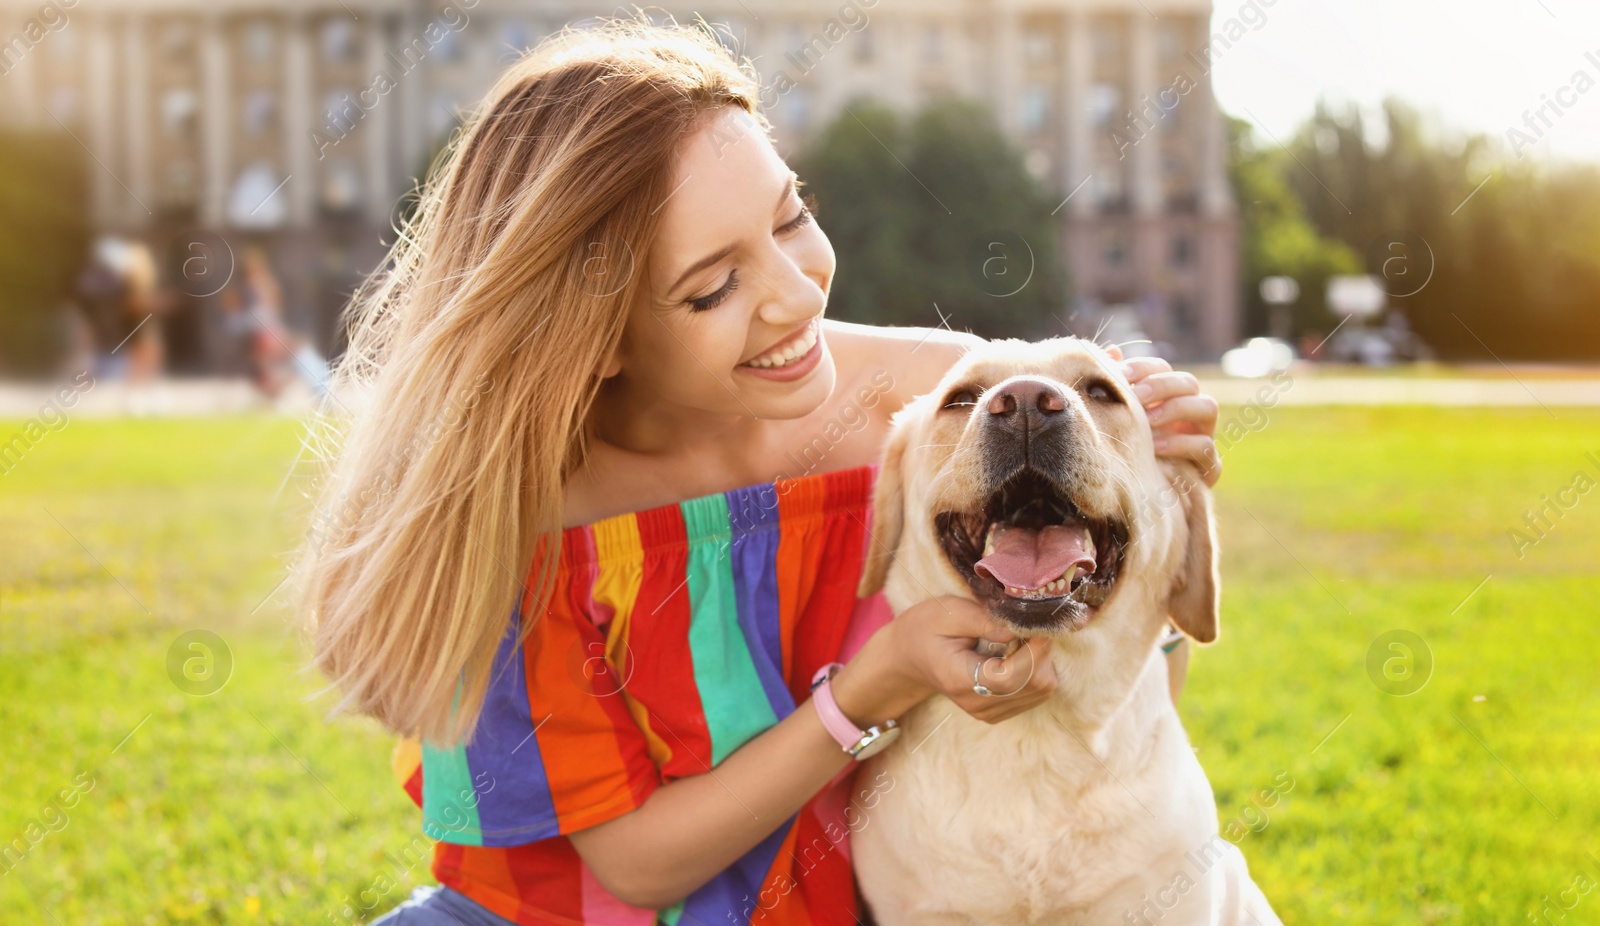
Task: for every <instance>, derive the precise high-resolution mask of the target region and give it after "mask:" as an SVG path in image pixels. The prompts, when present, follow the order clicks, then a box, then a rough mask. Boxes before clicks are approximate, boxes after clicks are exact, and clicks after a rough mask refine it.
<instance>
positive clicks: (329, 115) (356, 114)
mask: <svg viewBox="0 0 1600 926" xmlns="http://www.w3.org/2000/svg"><path fill="white" fill-rule="evenodd" d="M364 115H366V114H365V113H363V112H362V111H361V106H360V105H359V104H357V103H356V100H355V97H354V96H352V95H351V94H350V91H348V90H329V91H328V92H327V93H325V94H323V96H322V124H323V126H325V127H326V130H327V132H328V134H330V135H332V136H334V137H335V138H338V139H343V138H344V136H345V135H347V134H349V133H350V132H353V131H355V129H356V126H358V125H360V124H361V117H362V116H364Z"/></svg>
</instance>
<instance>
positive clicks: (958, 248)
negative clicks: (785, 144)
mask: <svg viewBox="0 0 1600 926" xmlns="http://www.w3.org/2000/svg"><path fill="white" fill-rule="evenodd" d="M797 168H798V170H799V173H800V176H801V179H802V180H804V181H805V182H806V184H807V187H808V189H809V190H810V191H811V192H813V193H814V194H815V195H816V197H817V202H818V206H819V210H818V222H819V223H820V224H821V225H822V227H823V228H824V229H825V230H826V231H827V233H828V237H829V239H830V240H831V241H832V242H833V246H834V250H835V252H836V253H837V254H838V256H839V266H838V274H837V279H836V280H835V283H834V287H833V291H832V295H831V296H830V306H831V312H832V314H834V315H836V316H838V317H841V318H845V319H849V320H852V321H860V322H869V323H874V324H895V325H927V326H932V325H938V324H940V318H941V313H942V314H943V315H944V316H948V317H949V319H950V322H949V324H950V325H951V327H954V328H957V329H963V328H965V329H970V330H972V331H974V332H976V333H978V334H981V335H983V336H985V337H1030V338H1032V337H1046V336H1050V335H1052V334H1064V333H1065V331H1064V330H1063V329H1062V328H1061V327H1060V324H1059V323H1058V322H1057V321H1056V320H1054V319H1053V318H1052V317H1051V316H1052V313H1056V314H1059V313H1060V311H1061V309H1062V307H1063V306H1064V305H1065V303H1066V296H1067V292H1066V290H1067V286H1066V271H1065V268H1064V265H1063V262H1062V257H1061V247H1060V241H1059V236H1058V232H1057V225H1056V220H1055V219H1054V218H1053V217H1052V216H1051V215H1050V210H1051V209H1052V207H1053V205H1054V202H1053V198H1052V197H1051V195H1050V194H1049V193H1048V192H1047V191H1046V190H1045V188H1044V187H1043V186H1042V185H1041V184H1040V183H1039V182H1038V181H1037V180H1035V179H1034V178H1033V176H1032V175H1031V174H1029V173H1028V171H1027V169H1026V167H1025V166H1024V160H1023V155H1022V152H1021V151H1020V150H1018V149H1017V148H1016V146H1014V145H1013V144H1012V143H1011V142H1010V141H1009V140H1008V139H1007V138H1006V137H1005V135H1004V134H1003V133H1002V132H1001V131H1000V129H999V127H998V126H997V125H996V124H995V123H994V120H993V118H992V117H991V116H990V115H989V114H988V112H987V111H986V110H985V109H983V108H982V107H981V106H979V105H977V104H975V103H972V102H968V101H964V100H959V99H956V98H953V97H945V98H941V99H939V100H936V101H935V102H933V103H931V104H929V105H928V106H927V107H925V108H923V109H922V110H921V111H919V112H918V113H916V114H915V116H914V117H913V118H912V119H911V120H910V121H909V122H907V121H906V120H904V119H902V118H901V117H899V116H898V115H897V114H896V113H894V112H893V111H892V110H890V109H888V108H886V107H884V106H882V105H879V104H874V103H866V102H859V101H858V102H855V103H852V104H850V105H848V106H846V107H845V109H844V112H842V113H841V114H840V115H839V117H838V118H837V119H835V120H834V121H833V122H832V123H831V124H829V125H828V126H827V127H826V128H824V129H823V130H822V131H821V133H819V135H818V136H817V138H816V139H815V140H814V141H813V143H812V144H811V146H810V147H808V148H807V150H806V151H805V152H803V153H802V155H801V157H800V158H798V159H797ZM935 304H937V306H938V311H937V312H936V310H935V308H934V306H935Z"/></svg>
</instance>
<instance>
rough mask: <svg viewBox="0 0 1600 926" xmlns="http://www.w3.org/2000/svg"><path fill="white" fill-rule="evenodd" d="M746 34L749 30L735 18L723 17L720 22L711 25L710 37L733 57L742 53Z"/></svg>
mask: <svg viewBox="0 0 1600 926" xmlns="http://www.w3.org/2000/svg"><path fill="white" fill-rule="evenodd" d="M748 34H749V30H748V29H747V28H746V27H745V24H744V23H743V22H741V21H740V20H739V18H738V17H737V16H725V17H723V18H722V20H721V21H720V22H715V23H712V24H711V37H712V38H714V39H716V40H717V41H718V42H719V43H721V45H722V47H723V48H726V49H727V50H728V51H729V52H730V53H732V54H734V55H739V54H742V53H743V51H742V49H743V47H744V45H745V39H746V36H747V35H748Z"/></svg>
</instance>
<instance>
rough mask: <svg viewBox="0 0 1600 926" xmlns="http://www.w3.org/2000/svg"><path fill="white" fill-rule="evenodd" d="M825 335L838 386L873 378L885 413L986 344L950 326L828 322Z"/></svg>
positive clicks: (935, 382)
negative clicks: (837, 369)
mask: <svg viewBox="0 0 1600 926" xmlns="http://www.w3.org/2000/svg"><path fill="white" fill-rule="evenodd" d="M823 331H824V332H825V336H826V337H827V339H828V349H829V350H830V351H832V352H833V355H834V362H835V364H837V365H838V367H839V378H840V381H841V382H859V381H863V380H871V381H873V382H874V383H877V384H880V388H881V390H882V391H883V393H884V394H885V396H886V399H887V401H885V402H884V403H883V404H884V407H885V408H884V411H885V413H886V414H890V413H893V412H895V411H897V410H898V409H899V408H901V407H902V406H904V405H905V404H906V403H907V402H910V401H911V400H912V399H914V398H916V397H917V396H919V395H922V394H923V393H926V392H929V391H930V390H932V389H933V388H934V387H935V386H937V385H938V384H939V380H940V379H942V378H943V377H944V374H945V373H946V372H948V371H949V369H950V367H951V366H953V365H954V364H955V362H956V361H957V360H959V359H960V358H961V355H962V354H964V353H966V352H967V351H969V350H971V349H972V348H973V347H976V346H978V345H980V344H984V343H986V342H985V341H984V339H983V338H980V337H978V336H977V335H975V334H968V333H966V332H962V331H951V330H950V329H948V328H901V327H892V326H887V325H862V324H857V323H856V322H844V321H838V320H836V319H826V320H825V321H824V322H823Z"/></svg>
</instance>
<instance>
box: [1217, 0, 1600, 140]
mask: <svg viewBox="0 0 1600 926" xmlns="http://www.w3.org/2000/svg"><path fill="white" fill-rule="evenodd" d="M1215 4H1216V5H1215V9H1214V13H1213V15H1212V21H1211V27H1212V32H1213V33H1215V32H1217V31H1219V30H1221V29H1222V28H1223V27H1224V25H1225V24H1226V23H1227V21H1228V20H1230V19H1239V20H1241V21H1243V22H1245V23H1247V24H1255V27H1254V28H1251V26H1250V25H1246V27H1245V28H1246V32H1245V35H1244V37H1242V38H1240V39H1239V40H1238V41H1237V42H1235V43H1234V44H1233V45H1232V47H1230V48H1227V49H1221V48H1220V46H1216V45H1215V44H1214V47H1213V61H1214V62H1215V70H1214V72H1213V75H1212V76H1213V82H1214V86H1215V88H1216V94H1217V99H1218V102H1219V103H1220V105H1221V106H1222V108H1223V109H1224V110H1225V111H1226V112H1228V113H1230V114H1232V115H1236V116H1239V117H1241V118H1246V119H1250V120H1251V121H1252V122H1254V123H1255V124H1256V125H1257V127H1258V128H1259V129H1260V130H1261V132H1262V135H1271V136H1276V137H1277V138H1278V139H1280V140H1283V141H1287V140H1288V137H1289V135H1290V134H1291V133H1292V132H1293V131H1294V129H1295V128H1296V127H1297V126H1298V125H1299V124H1300V123H1301V122H1302V121H1303V120H1304V119H1305V118H1306V117H1307V116H1308V115H1310V113H1311V110H1312V107H1313V106H1314V105H1315V103H1316V100H1317V98H1318V97H1319V96H1322V97H1324V98H1326V99H1328V100H1330V101H1338V102H1354V103H1357V104H1359V105H1362V106H1369V107H1373V111H1376V107H1377V105H1378V104H1379V103H1380V102H1381V101H1382V100H1383V98H1384V97H1385V96H1389V95H1395V96H1399V97H1401V98H1403V99H1405V100H1407V101H1409V102H1411V103H1412V104H1413V105H1415V106H1417V107H1418V108H1420V109H1421V110H1422V111H1423V112H1425V113H1428V114H1430V115H1432V116H1433V117H1435V118H1436V119H1437V120H1438V121H1439V122H1440V123H1441V124H1442V125H1443V126H1445V127H1446V128H1448V129H1453V130H1457V131H1459V130H1470V131H1477V132H1484V133H1487V134H1489V135H1491V136H1496V137H1498V138H1499V139H1500V140H1501V141H1502V142H1503V143H1505V144H1506V145H1507V152H1508V153H1510V151H1511V147H1510V146H1511V145H1512V143H1513V142H1514V141H1515V142H1516V143H1517V145H1518V148H1517V151H1518V153H1519V154H1520V155H1521V156H1523V157H1525V158H1527V159H1531V160H1534V161H1539V162H1549V161H1551V160H1552V159H1557V160H1581V161H1600V0H1272V2H1271V5H1270V6H1268V5H1267V0H1249V2H1248V3H1247V2H1246V0H1215ZM1253 4H1259V7H1258V9H1259V11H1260V12H1259V13H1258V12H1256V11H1255V10H1245V9H1244V8H1245V7H1247V6H1250V5H1253ZM1241 11H1243V12H1241ZM1586 53H1591V54H1593V55H1594V60H1589V59H1588V58H1587V57H1586ZM1580 71H1581V72H1583V73H1584V74H1586V75H1587V80H1588V81H1592V82H1593V84H1594V85H1593V86H1590V85H1589V84H1588V83H1586V82H1585V81H1584V80H1583V79H1579V78H1578V77H1577V76H1576V75H1577V73H1578V72H1580ZM1547 101H1565V102H1568V103H1571V105H1570V106H1567V105H1562V106H1561V109H1562V110H1563V111H1562V112H1560V113H1559V114H1558V113H1557V112H1556V111H1555V109H1554V108H1546V109H1545V111H1544V113H1543V117H1544V119H1548V120H1549V122H1550V125H1549V126H1548V127H1546V126H1545V124H1544V119H1541V118H1540V117H1539V116H1538V115H1534V117H1533V118H1534V126H1535V127H1536V129H1537V133H1542V137H1537V138H1536V132H1535V130H1532V129H1529V128H1528V127H1527V126H1526V125H1524V117H1525V113H1528V112H1529V111H1531V110H1535V109H1537V108H1538V107H1540V106H1541V105H1544V104H1546V102H1547ZM1513 128H1515V129H1517V130H1518V131H1520V132H1522V133H1525V135H1526V136H1527V137H1526V138H1524V139H1511V138H1508V134H1507V132H1508V130H1509V129H1513ZM1258 137H1259V136H1258Z"/></svg>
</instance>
